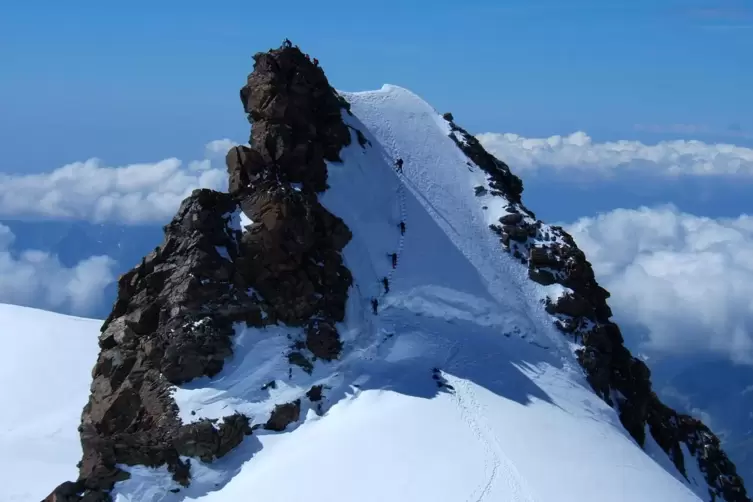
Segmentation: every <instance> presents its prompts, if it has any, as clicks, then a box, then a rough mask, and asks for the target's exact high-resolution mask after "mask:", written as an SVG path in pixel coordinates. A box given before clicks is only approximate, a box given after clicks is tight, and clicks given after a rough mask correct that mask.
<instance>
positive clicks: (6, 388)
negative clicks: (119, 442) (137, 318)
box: [0, 304, 102, 502]
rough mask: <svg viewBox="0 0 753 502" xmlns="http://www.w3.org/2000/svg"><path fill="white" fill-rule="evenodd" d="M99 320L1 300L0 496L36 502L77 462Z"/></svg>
mask: <svg viewBox="0 0 753 502" xmlns="http://www.w3.org/2000/svg"><path fill="white" fill-rule="evenodd" d="M101 324H102V321H97V320H93V319H82V318H79V317H69V316H65V315H61V314H55V313H52V312H45V311H43V310H37V309H31V308H27V307H18V306H15V305H4V304H0V338H1V339H2V342H3V347H4V357H3V362H2V364H0V382H2V385H1V386H0V403H2V404H1V405H0V406H2V412H0V479H1V480H2V482H1V483H0V500H2V501H3V502H15V501H18V502H29V501H38V500H40V499H41V498H42V497H44V496H45V495H47V493H49V491H50V488H49V487H50V486H53V487H54V486H56V484H57V483H60V482H62V481H64V480H67V479H76V477H77V476H78V469H77V468H76V463H77V462H78V461H79V460H81V444H80V443H79V437H78V430H77V428H78V425H79V422H80V420H81V410H82V409H83V407H84V405H85V404H86V401H87V399H88V398H89V384H90V382H91V370H92V367H93V366H94V362H95V361H96V360H97V354H98V352H99V346H98V345H97V335H98V334H99V326H100V325H101Z"/></svg>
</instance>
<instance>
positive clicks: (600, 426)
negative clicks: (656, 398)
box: [115, 86, 707, 502]
mask: <svg viewBox="0 0 753 502" xmlns="http://www.w3.org/2000/svg"><path fill="white" fill-rule="evenodd" d="M346 97H347V99H348V101H349V102H350V103H351V105H352V112H353V116H346V119H345V120H346V121H347V122H348V123H349V125H351V126H353V127H354V128H357V129H359V130H361V131H363V132H364V133H365V136H366V139H367V140H368V141H369V143H370V145H367V146H366V147H365V148H361V147H360V146H359V145H358V143H357V142H356V141H354V144H353V145H351V146H350V147H348V149H347V150H346V151H344V152H343V160H344V162H343V163H342V164H332V165H330V166H329V183H330V185H331V188H330V189H329V190H328V191H327V192H326V193H325V194H324V196H323V199H322V201H323V203H324V204H325V206H326V207H327V208H328V209H329V210H330V211H331V212H333V213H334V214H336V215H338V216H340V217H342V218H343V219H344V220H345V222H346V224H347V225H348V227H349V228H350V229H351V230H352V231H353V240H352V241H351V242H350V244H349V245H348V247H347V248H346V250H345V261H346V265H347V267H348V268H349V269H350V270H351V272H352V273H353V275H354V279H355V280H354V287H353V289H352V291H351V295H350V299H349V305H348V312H347V317H346V321H345V323H344V325H343V326H342V327H341V330H340V331H341V335H342V337H343V341H344V343H345V347H344V352H343V356H342V357H341V359H340V360H339V361H335V362H333V363H321V362H317V364H316V366H315V368H314V371H313V373H312V374H311V375H308V374H306V373H305V372H303V371H298V369H297V368H296V369H295V370H294V371H292V372H290V373H289V374H288V372H287V370H286V367H287V359H286V351H285V348H286V346H287V345H288V344H289V339H288V337H287V334H288V333H289V332H290V331H292V330H286V329H277V330H265V331H259V330H242V331H241V332H239V336H238V340H237V344H236V348H235V350H236V353H235V356H234V359H233V361H232V362H231V363H230V364H228V365H227V366H226V368H225V370H223V372H222V373H221V374H220V375H219V376H218V377H216V378H214V379H207V378H204V379H202V380H199V381H196V382H192V383H191V384H188V385H185V386H183V387H182V388H181V389H178V390H177V391H176V393H175V398H176V401H177V402H178V404H179V406H180V408H181V413H182V418H183V419H184V421H193V420H199V419H201V418H220V417H222V416H227V415H229V414H231V413H233V412H234V411H239V412H241V413H244V414H247V415H248V416H252V417H254V423H264V422H265V421H266V419H267V418H268V417H269V413H270V411H271V410H272V409H273V407H274V406H275V405H276V404H282V403H287V402H291V401H292V400H294V399H297V398H301V397H304V393H305V392H306V391H307V390H308V389H310V388H311V386H312V385H315V384H319V385H324V388H325V389H327V391H326V393H325V395H326V400H325V402H324V403H322V404H321V405H320V406H321V411H322V412H323V415H322V416H318V414H317V413H315V410H314V409H308V408H307V405H305V404H304V405H303V409H304V414H306V417H305V420H304V421H303V424H302V425H300V426H299V427H297V428H296V429H295V430H292V431H290V428H289V430H288V431H287V432H285V433H282V434H276V433H267V432H263V431H259V432H256V433H254V435H253V436H252V438H250V439H248V440H246V441H245V442H244V444H243V445H242V446H241V447H240V448H239V449H238V450H236V451H234V452H231V453H230V454H229V455H227V456H226V457H223V458H222V459H220V460H219V461H217V462H215V463H213V464H203V463H201V462H198V461H196V460H194V461H193V462H192V477H193V482H192V485H191V486H190V487H189V488H188V489H181V490H180V491H178V492H177V493H174V494H173V493H170V492H168V489H175V490H177V489H178V488H179V487H178V486H177V485H176V484H174V482H173V481H172V480H171V479H170V477H169V475H168V474H167V473H166V471H165V470H164V469H163V470H150V469H146V468H130V469H129V470H130V472H131V473H132V476H133V477H132V479H131V480H129V481H125V482H122V483H119V484H118V485H116V491H115V493H116V494H117V496H116V500H119V501H121V502H125V501H131V502H136V501H147V500H153V501H157V500H205V501H227V500H243V499H245V498H246V497H250V496H251V495H252V494H253V496H254V497H256V498H258V499H260V500H265V501H281V502H282V501H289V500H295V499H298V498H305V499H306V500H309V501H317V500H322V501H325V500H326V501H343V502H345V501H348V502H349V501H353V500H359V501H375V502H376V501H384V500H405V501H408V500H410V501H424V500H425V501H427V502H428V501H432V502H437V501H447V502H451V501H452V502H454V501H511V502H513V501H514V502H523V501H570V500H572V501H576V500H577V501H585V500H593V501H604V500H614V501H623V500H624V501H637V500H641V501H644V500H645V501H649V500H662V501H682V500H699V498H698V497H697V496H696V495H695V494H694V493H692V491H691V490H690V489H688V487H687V486H688V484H687V482H686V481H685V480H684V478H682V477H681V476H680V475H679V474H678V473H677V472H675V471H674V468H673V467H672V464H671V463H670V462H668V461H667V459H666V456H665V455H664V454H663V452H661V450H660V449H658V448H656V451H654V452H652V453H654V455H655V457H656V458H657V461H655V460H653V459H652V458H651V457H650V456H649V455H647V454H646V453H645V452H644V451H642V450H641V449H640V448H639V447H638V446H637V445H636V444H635V442H634V441H633V440H632V439H630V437H629V436H628V434H627V433H626V432H625V431H624V429H623V428H622V426H621V425H620V423H619V420H618V418H617V416H616V414H615V412H614V411H613V410H612V409H611V408H610V407H608V406H607V405H606V404H605V403H604V402H603V401H602V400H601V399H599V398H598V397H597V396H596V395H595V394H594V393H593V392H592V391H591V389H590V387H589V386H588V384H587V383H586V382H585V379H584V378H583V377H582V372H581V370H580V369H579V367H578V365H577V363H576V362H575V360H574V358H573V356H572V353H571V348H570V347H569V345H568V342H567V341H566V339H565V338H564V337H563V336H562V335H561V334H560V333H559V332H558V331H556V330H555V329H554V328H553V327H552V320H551V317H550V316H549V315H548V314H546V312H545V311H544V308H543V305H542V303H541V300H542V299H543V298H544V296H545V295H546V294H550V295H552V296H557V294H558V293H559V292H560V291H558V290H557V289H556V288H558V286H552V287H549V288H548V289H549V291H546V289H547V288H543V287H541V286H538V285H535V284H534V283H532V282H531V281H529V280H528V279H527V278H526V276H525V268H524V267H521V266H520V265H519V263H517V262H515V261H514V260H513V259H511V258H510V257H509V256H508V255H507V254H505V253H503V252H502V251H501V249H500V244H499V240H498V238H497V237H496V236H495V235H494V234H493V233H492V232H491V231H490V230H489V228H488V225H489V224H490V223H491V222H493V221H496V219H497V218H498V217H499V216H500V215H501V214H504V212H503V210H502V208H501V199H499V198H496V199H491V198H485V197H475V196H474V191H473V187H474V186H477V185H484V184H486V177H485V175H484V173H483V172H481V171H480V170H479V169H478V168H477V167H475V166H473V165H472V164H470V163H468V161H467V158H466V157H465V156H464V154H463V153H462V152H461V151H460V150H459V149H458V148H457V146H456V145H455V144H454V143H453V141H452V140H451V139H450V138H449V136H448V135H449V133H450V129H449V127H448V125H447V123H446V122H445V121H444V120H443V119H442V118H441V117H440V116H439V115H438V114H437V113H436V112H435V111H434V110H433V109H431V107H429V106H428V105H427V104H426V103H424V102H423V101H422V100H420V99H419V98H417V97H416V96H415V95H413V94H411V93H409V92H408V91H405V90H403V89H400V88H397V87H391V86H385V87H384V88H383V89H381V90H380V91H375V92H367V93H356V94H347V95H346ZM354 139H355V134H354ZM398 157H401V158H403V159H404V161H405V167H404V174H403V175H397V174H396V173H395V172H394V171H393V169H392V163H393V161H394V159H396V158H398ZM484 205H487V209H484V208H483V206H484ZM400 221H404V222H405V223H406V226H407V230H406V233H405V235H401V233H400V230H399V228H398V225H399V222H400ZM393 252H395V253H397V255H398V256H397V267H396V268H394V269H393V267H392V263H391V258H390V256H389V254H390V253H393ZM384 277H387V278H388V281H389V292H388V293H387V294H384V286H383V284H382V283H381V281H382V279H383V278H384ZM373 298H377V299H378V301H379V305H378V311H379V312H378V315H374V314H373V313H372V311H371V309H372V305H371V300H372V299H373ZM273 380H275V381H276V382H275V386H274V387H272V388H270V386H269V385H265V384H267V383H268V382H270V381H273ZM305 402H306V401H305V400H304V403H305ZM291 428H292V427H291ZM660 464H661V465H660ZM663 466H664V467H666V468H667V470H665V468H664V467H663ZM670 471H671V472H670ZM693 488H694V489H696V490H698V493H699V494H702V495H704V496H705V495H706V493H707V491H706V489H705V488H704V487H703V486H693Z"/></svg>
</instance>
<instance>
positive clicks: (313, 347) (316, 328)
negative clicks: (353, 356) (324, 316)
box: [306, 319, 342, 361]
mask: <svg viewBox="0 0 753 502" xmlns="http://www.w3.org/2000/svg"><path fill="white" fill-rule="evenodd" d="M306 348H308V349H309V350H310V351H311V353H312V354H314V356H316V357H318V358H320V359H324V360H325V361H331V360H332V359H336V358H337V357H338V356H339V355H340V351H341V350H342V342H340V335H339V334H338V333H337V329H336V328H335V326H334V325H332V324H331V323H328V322H326V321H323V320H320V319H314V320H312V321H310V322H309V325H308V327H307V328H306Z"/></svg>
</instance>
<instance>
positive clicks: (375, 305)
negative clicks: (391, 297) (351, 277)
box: [371, 298, 379, 315]
mask: <svg viewBox="0 0 753 502" xmlns="http://www.w3.org/2000/svg"><path fill="white" fill-rule="evenodd" d="M378 307H379V302H378V301H377V299H376V298H372V299H371V310H373V311H374V315H377V308H378Z"/></svg>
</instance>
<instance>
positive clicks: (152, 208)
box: [0, 139, 235, 224]
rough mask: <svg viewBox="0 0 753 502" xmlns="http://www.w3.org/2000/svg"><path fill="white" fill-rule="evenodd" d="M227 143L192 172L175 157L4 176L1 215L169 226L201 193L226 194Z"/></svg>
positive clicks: (212, 149) (214, 146)
mask: <svg viewBox="0 0 753 502" xmlns="http://www.w3.org/2000/svg"><path fill="white" fill-rule="evenodd" d="M233 145H235V143H233V142H232V141H230V140H228V139H224V140H215V141H212V142H211V143H209V144H208V145H207V146H206V158H205V159H202V160H198V161H192V162H189V163H188V165H187V167H183V163H182V162H181V161H180V160H178V159H175V158H170V159H165V160H161V161H159V162H154V163H145V164H131V165H127V166H121V167H108V166H106V165H104V164H103V163H102V161H100V160H99V159H89V160H87V161H84V162H74V163H73V164H68V165H65V166H63V167H60V168H58V169H55V170H54V171H51V172H47V173H41V174H27V175H23V174H21V175H18V174H0V216H6V217H45V218H61V219H68V218H70V219H81V220H89V221H94V222H105V221H117V222H121V223H128V224H138V223H154V222H157V223H164V222H166V221H168V220H169V219H170V218H172V217H173V215H174V214H175V211H176V209H177V208H178V206H179V205H180V203H181V201H182V200H183V199H184V198H186V197H187V196H188V195H189V194H190V193H191V191H193V190H194V189H196V188H212V189H215V190H225V189H226V188H227V174H226V171H225V166H224V162H222V160H224V154H225V153H226V152H227V150H228V149H229V148H230V147H231V146H233Z"/></svg>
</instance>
